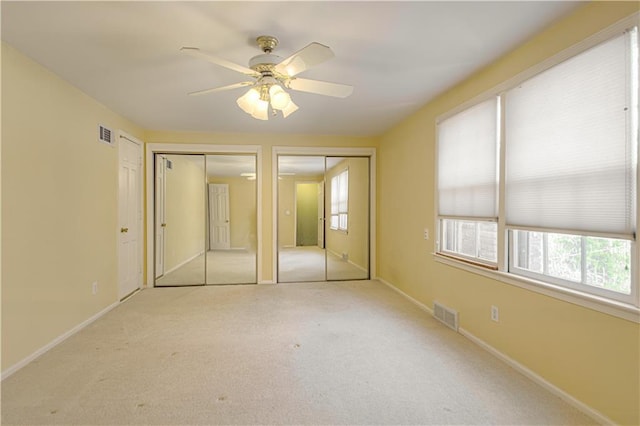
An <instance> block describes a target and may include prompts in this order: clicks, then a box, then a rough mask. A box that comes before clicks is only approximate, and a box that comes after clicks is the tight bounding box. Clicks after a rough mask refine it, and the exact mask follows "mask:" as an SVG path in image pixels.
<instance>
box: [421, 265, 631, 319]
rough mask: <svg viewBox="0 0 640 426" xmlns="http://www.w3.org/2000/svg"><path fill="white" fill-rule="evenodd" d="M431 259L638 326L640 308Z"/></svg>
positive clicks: (475, 266)
mask: <svg viewBox="0 0 640 426" xmlns="http://www.w3.org/2000/svg"><path fill="white" fill-rule="evenodd" d="M433 259H434V260H435V261H436V262H439V263H442V264H445V265H448V266H452V267H454V268H458V269H463V270H465V271H468V272H471V273H474V274H478V275H482V276H484V277H488V278H492V279H494V280H498V281H501V282H503V283H506V284H510V285H514V286H516V287H520V288H523V289H526V290H529V291H533V292H535V293H539V294H544V295H546V296H550V297H553V298H555V299H560V300H563V301H565V302H569V303H573V304H575V305H579V306H582V307H585V308H589V309H593V310H595V311H598V312H602V313H604V314H608V315H612V316H614V317H617V318H622V319H625V320H627V321H631V322H635V323H640V308H638V307H636V306H633V305H629V304H626V303H622V302H616V301H614V300H609V299H605V298H603V297H599V296H595V295H592V294H587V293H582V292H580V291H577V290H572V289H569V288H565V287H560V286H557V285H553V284H549V283H545V282H542V281H537V280H534V279H530V278H526V277H521V276H519V275H514V274H510V273H507V272H502V271H496V270H493V269H491V268H489V267H485V266H480V265H476V264H473V263H468V262H464V261H460V260H457V259H454V258H452V257H449V256H445V255H442V254H439V253H433Z"/></svg>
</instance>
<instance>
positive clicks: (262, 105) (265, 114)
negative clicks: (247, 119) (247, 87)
mask: <svg viewBox="0 0 640 426" xmlns="http://www.w3.org/2000/svg"><path fill="white" fill-rule="evenodd" d="M251 116H252V117H253V118H257V119H258V120H268V119H269V102H268V101H263V100H262V99H258V100H256V101H255V107H254V108H253V112H252V113H251Z"/></svg>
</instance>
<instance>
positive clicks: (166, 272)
mask: <svg viewBox="0 0 640 426" xmlns="http://www.w3.org/2000/svg"><path fill="white" fill-rule="evenodd" d="M203 254H204V252H203V251H201V252H200V253H196V254H195V255H193V256H191V257H190V258H188V259H187V260H185V261H182V262H180V263H178V264H177V265H176V266H174V267H173V268H171V269H169V270H168V271H164V273H163V274H162V275H163V276H164V275H167V274H170V273H172V272H173V271H175V270H176V269H180V268H182V267H183V266H184V265H186V264H187V263H189V262H191V261H192V260H193V259H195V258H196V257H198V256H202V255H203Z"/></svg>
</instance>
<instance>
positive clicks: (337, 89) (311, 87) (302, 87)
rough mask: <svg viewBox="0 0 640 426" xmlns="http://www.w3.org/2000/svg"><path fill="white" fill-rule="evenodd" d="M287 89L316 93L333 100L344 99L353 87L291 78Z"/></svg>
mask: <svg viewBox="0 0 640 426" xmlns="http://www.w3.org/2000/svg"><path fill="white" fill-rule="evenodd" d="M289 88H291V89H293V90H299V91H300V92H309V93H316V94H318V95H325V96H333V97H335V98H346V97H347V96H349V95H350V94H351V93H353V86H348V85H346V84H338V83H329V82H327V81H320V80H308V79H306V78H292V79H291V81H290V82H289Z"/></svg>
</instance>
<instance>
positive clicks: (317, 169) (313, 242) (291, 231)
mask: <svg viewBox="0 0 640 426" xmlns="http://www.w3.org/2000/svg"><path fill="white" fill-rule="evenodd" d="M323 193H324V157H310V156H279V157H278V282H304V281H325V279H326V273H325V254H324V225H323V223H324V196H323Z"/></svg>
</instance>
